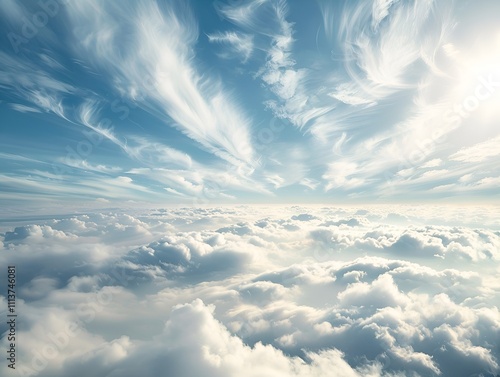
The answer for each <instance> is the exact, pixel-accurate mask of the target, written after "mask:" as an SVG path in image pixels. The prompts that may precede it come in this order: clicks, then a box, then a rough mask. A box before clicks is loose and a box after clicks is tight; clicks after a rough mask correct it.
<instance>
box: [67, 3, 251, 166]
mask: <svg viewBox="0 0 500 377" xmlns="http://www.w3.org/2000/svg"><path fill="white" fill-rule="evenodd" d="M68 11H69V14H70V19H71V22H72V23H73V25H74V26H75V28H74V30H75V33H76V34H75V38H77V40H78V41H81V43H82V45H81V47H82V48H83V50H77V51H76V52H78V51H80V52H82V51H85V53H84V55H83V56H84V58H85V59H86V60H90V61H91V62H92V63H93V64H95V65H97V66H98V67H102V68H103V69H105V70H107V71H109V73H110V74H111V77H112V80H113V82H114V83H115V85H116V87H117V89H118V90H121V91H123V93H124V94H126V95H128V96H130V97H131V98H132V99H134V100H136V101H138V102H140V103H141V106H143V107H144V108H145V109H147V110H148V111H150V112H153V113H154V114H160V113H162V112H164V115H167V116H168V117H170V118H171V119H172V120H173V122H170V121H169V120H168V118H166V117H165V116H163V120H164V121H165V122H166V123H172V125H173V126H175V127H177V128H178V129H179V130H181V131H182V132H183V133H185V134H186V135H187V136H189V137H190V138H192V139H194V140H196V141H197V142H199V143H200V144H201V145H202V146H203V147H204V148H206V149H207V150H209V151H210V152H212V153H214V154H216V155H217V156H219V157H221V158H223V159H226V160H228V161H230V162H231V163H234V164H237V163H238V162H244V163H247V164H250V165H251V164H252V158H253V150H252V145H251V140H250V128H251V124H250V120H249V118H248V117H246V116H245V115H244V114H243V112H242V111H241V110H240V109H239V108H238V106H237V105H236V104H235V102H234V101H233V100H232V99H231V98H230V95H229V94H228V93H227V92H226V91H225V90H224V89H223V87H222V85H221V83H220V82H218V81H217V80H215V79H213V78H209V77H206V75H201V74H200V73H198V69H197V67H196V66H194V65H193V61H192V58H193V56H194V54H193V49H192V47H193V45H194V43H195V41H196V39H197V37H198V30H197V25H196V23H195V20H194V19H193V17H192V14H191V12H190V10H189V9H188V8H187V7H186V6H185V5H183V6H181V5H179V6H178V7H175V8H174V7H173V6H172V5H169V6H167V7H165V9H160V8H159V7H158V5H156V4H154V3H150V4H138V5H133V6H127V7H125V8H123V9H120V10H117V9H115V7H114V6H113V5H103V4H100V3H97V2H93V1H88V2H82V3H79V4H69V5H68ZM118 15H120V22H121V26H120V27H121V28H122V29H123V31H124V33H125V34H131V35H132V36H133V37H131V39H129V40H128V41H127V42H126V43H122V42H123V41H120V46H122V47H123V48H124V49H125V51H129V52H132V51H133V52H134V53H133V54H125V55H124V53H123V51H122V52H120V51H117V50H115V49H109V48H108V46H109V45H110V44H111V45H114V44H116V43H118V40H120V39H121V38H122V36H123V33H121V32H120V31H121V30H122V29H120V28H118V22H117V20H118V19H117V17H118ZM132 16H133V17H132ZM124 56H126V57H125V58H124ZM151 100H152V101H153V103H154V104H155V105H156V106H159V109H158V108H156V107H155V106H152V105H151ZM187 103H189V104H190V106H187V105H186V104H187Z"/></svg>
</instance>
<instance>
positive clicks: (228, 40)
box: [208, 31, 254, 62]
mask: <svg viewBox="0 0 500 377" xmlns="http://www.w3.org/2000/svg"><path fill="white" fill-rule="evenodd" d="M208 40H209V41H210V42H215V43H221V44H228V45H229V47H230V50H232V52H233V53H235V54H236V55H242V56H243V59H242V60H243V62H246V61H247V60H248V59H249V58H250V56H251V55H252V52H253V48H254V46H253V37H252V36H251V35H248V34H242V33H237V32H229V31H227V32H225V33H214V34H209V35H208ZM220 56H222V57H230V56H231V55H230V54H228V53H227V52H223V53H221V54H220Z"/></svg>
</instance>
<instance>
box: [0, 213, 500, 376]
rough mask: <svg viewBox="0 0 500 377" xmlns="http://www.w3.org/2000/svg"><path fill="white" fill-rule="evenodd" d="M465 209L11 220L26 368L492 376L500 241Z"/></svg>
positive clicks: (8, 240)
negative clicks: (462, 214) (462, 212)
mask: <svg viewBox="0 0 500 377" xmlns="http://www.w3.org/2000/svg"><path fill="white" fill-rule="evenodd" d="M455 211H458V212H459V209H449V210H448V211H441V212H440V213H439V215H437V214H435V213H433V212H429V211H428V210H426V209H424V208H419V207H412V208H406V209H405V208H400V207H398V208H395V207H373V208H368V209H356V208H329V207H323V208H320V207H316V208H314V207H311V208H308V207H280V208H273V209H269V208H258V207H252V208H250V207H227V208H213V209H210V208H206V209H188V208H185V209H167V210H152V211H143V212H138V211H136V212H130V213H128V214H127V213H115V212H112V213H101V214H99V213H96V214H86V215H75V216H67V217H64V216H62V217H59V218H56V219H53V220H45V221H40V222H37V223H36V224H33V221H31V222H30V223H28V224H26V225H22V224H20V225H18V226H17V227H15V228H8V229H6V230H5V232H4V233H2V234H1V242H2V249H1V253H0V263H1V264H2V265H7V264H15V265H16V266H17V269H18V271H19V273H18V274H19V281H18V311H19V313H20V315H22V318H23V326H22V329H21V328H20V329H19V331H21V333H20V334H19V343H18V361H19V365H20V366H22V367H23V372H24V373H25V375H35V373H36V375H39V376H42V377H48V376H51V377H58V376H67V375H69V374H71V375H72V376H76V377H80V376H96V375H108V376H125V377H127V376H135V375H137V374H139V373H140V374H141V375H144V376H153V375H155V376H156V375H161V373H164V374H165V375H171V374H175V375H176V376H192V375H198V374H203V375H209V376H211V375H213V376H235V375H238V376H240V375H241V376H263V375H264V376H266V375H269V376H324V375H331V374H336V375H342V376H416V375H420V376H437V375H443V376H448V375H450V376H451V375H456V376H460V375H464V376H471V375H481V374H482V375H483V376H494V375H495V374H497V373H499V372H500V367H499V359H498V354H499V352H500V348H499V347H500V345H499V343H498V339H499V337H500V332H499V329H500V312H499V309H498V308H499V306H500V284H499V283H498V281H499V276H500V269H499V268H498V260H499V256H498V250H499V246H500V241H499V240H500V234H499V232H498V231H497V230H495V229H496V227H495V226H484V227H482V228H479V227H469V226H466V225H465V223H464V222H462V223H461V222H460V221H459V220H456V219H455ZM396 212H397V213H400V215H399V216H395V213H396ZM469 214H470V215H471V217H476V218H477V219H482V218H485V219H487V218H489V217H492V216H494V214H490V215H488V213H487V212H484V211H483V210H482V209H480V208H478V209H476V210H470V211H469ZM463 221H465V222H466V221H469V220H467V219H463ZM491 221H492V222H490V223H491V224H495V220H494V219H491ZM445 222H447V224H444V223H445ZM485 223H488V222H485ZM424 224H428V225H424ZM430 224H432V225H430ZM453 224H455V225H453ZM443 258H444V259H443ZM0 299H1V300H2V302H4V301H5V297H3V296H2V297H1V298H0ZM2 326H3V327H2V328H1V329H2V331H6V327H5V325H2ZM2 342H3V345H4V346H5V345H6V343H5V342H6V340H5V338H4V340H3V341H2ZM5 362H6V361H5V360H2V361H0V363H1V365H0V367H2V368H6V365H5Z"/></svg>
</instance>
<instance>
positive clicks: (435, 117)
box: [0, 0, 500, 211]
mask: <svg viewBox="0 0 500 377" xmlns="http://www.w3.org/2000/svg"><path fill="white" fill-rule="evenodd" d="M499 12H500V3H499V2H498V1H494V0H484V1H481V2H476V1H464V0H461V1H431V0H426V1H397V0H376V1H307V2H306V1H297V0H288V1H286V0H254V1H246V0H229V1H222V0H216V1H201V0H191V1H174V0H169V1H161V0H159V1H121V2H102V1H97V0H94V1H92V0H86V1H78V2H70V1H62V0H45V1H41V2H19V1H14V0H5V1H2V2H1V4H0V18H1V19H2V22H1V24H0V25H1V26H0V29H1V32H0V64H1V67H2V69H1V72H0V118H1V125H0V136H1V137H0V159H1V162H0V166H1V168H0V203H2V205H3V206H4V207H5V208H7V207H9V208H14V209H15V210H23V209H24V210H26V211H27V210H29V209H30V208H35V207H44V208H54V206H62V207H67V206H70V205H76V204H78V205H79V206H82V207H88V208H90V207H92V208H98V207H123V206H124V205H130V206H133V205H146V204H154V205H156V204H162V205H172V204H179V203H181V204H186V205H194V206H198V205H206V204H222V203H232V204H235V203H269V204H272V203H337V204H338V203H412V202H432V203H436V202H438V203H491V202H494V203H498V201H499V190H498V187H499V183H500V176H499V175H498V173H499V163H500V149H499V148H498V145H499V141H500V134H499V131H498V130H499V128H498V119H499V116H500V106H499V105H500V90H499V88H500V68H499V67H500V26H499V25H498V22H497V19H496V15H497V14H499Z"/></svg>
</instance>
